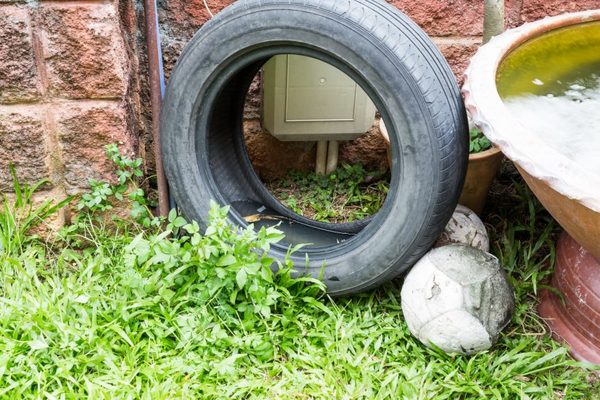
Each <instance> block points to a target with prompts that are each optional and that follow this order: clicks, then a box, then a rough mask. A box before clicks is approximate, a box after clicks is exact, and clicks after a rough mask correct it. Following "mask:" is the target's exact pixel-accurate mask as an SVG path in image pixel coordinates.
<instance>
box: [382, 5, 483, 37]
mask: <svg viewBox="0 0 600 400" xmlns="http://www.w3.org/2000/svg"><path fill="white" fill-rule="evenodd" d="M386 1H387V2H388V3H390V4H392V5H394V6H396V7H398V9H400V10H401V11H402V12H404V13H405V14H406V15H408V16H409V17H410V18H412V19H413V20H414V21H415V22H416V23H417V24H418V25H419V26H420V27H421V28H422V29H423V30H424V31H425V32H427V33H428V34H429V35H431V36H478V35H481V34H482V32H483V18H482V15H483V1H481V0H423V1H414V0H386Z"/></svg>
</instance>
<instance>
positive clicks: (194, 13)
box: [158, 0, 235, 41]
mask: <svg viewBox="0 0 600 400" xmlns="http://www.w3.org/2000/svg"><path fill="white" fill-rule="evenodd" d="M206 3H207V5H208V7H209V9H210V11H211V12H212V13H213V14H216V13H218V12H219V11H221V10H222V9H223V8H225V7H227V6H228V5H230V4H233V3H235V0H207V2H206ZM159 7H160V8H159V10H158V11H159V19H160V24H161V29H163V30H164V33H166V34H167V35H168V36H171V37H173V38H178V39H183V40H185V41H188V40H189V39H191V38H192V36H193V35H194V33H196V31H197V30H198V29H199V28H200V27H201V26H202V25H203V24H204V23H205V22H206V21H208V20H209V19H210V18H211V17H210V14H209V13H208V11H207V10H206V7H205V5H204V1H203V0H166V1H162V2H160V4H159Z"/></svg>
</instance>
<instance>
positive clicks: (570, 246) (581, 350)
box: [539, 233, 600, 364]
mask: <svg viewBox="0 0 600 400" xmlns="http://www.w3.org/2000/svg"><path fill="white" fill-rule="evenodd" d="M552 286H554V287H555V288H556V289H558V290H559V292H560V293H561V294H562V296H563V297H562V298H561V297H559V296H557V295H556V294H555V293H553V292H551V291H549V290H545V291H543V292H542V295H541V302H540V306H539V312H540V315H542V316H543V317H544V318H545V319H546V322H547V323H548V325H549V326H550V328H551V329H552V333H553V334H554V335H555V336H557V337H558V338H560V339H561V340H563V341H565V342H566V343H568V344H569V346H570V347H571V353H572V354H573V356H574V357H575V358H577V359H579V360H585V361H588V362H591V363H595V364H600V335H599V333H600V296H599V295H600V262H599V261H598V260H597V259H596V258H594V257H592V255H591V254H590V253H588V252H587V251H585V249H584V248H583V247H581V245H579V243H577V242H576V241H575V240H573V239H572V238H571V237H570V236H569V235H568V234H566V233H563V235H562V236H561V238H560V240H559V241H558V248H557V261H556V269H555V271H554V277H553V278H552ZM563 300H564V301H563Z"/></svg>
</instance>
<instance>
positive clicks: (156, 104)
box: [144, 0, 169, 217]
mask: <svg viewBox="0 0 600 400" xmlns="http://www.w3.org/2000/svg"><path fill="white" fill-rule="evenodd" d="M144 16H145V22H146V47H147V51H148V72H149V77H150V102H151V106H152V139H153V142H154V146H153V148H154V157H155V163H156V181H157V186H158V212H159V215H160V216H163V217H166V216H167V215H168V214H169V185H168V183H167V178H166V176H165V170H164V168H163V162H162V152H161V147H160V106H161V101H162V96H163V93H164V90H165V78H164V73H163V64H162V51H161V48H160V33H159V31H158V12H157V7H156V0H144Z"/></svg>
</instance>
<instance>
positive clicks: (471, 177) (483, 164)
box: [458, 147, 504, 214]
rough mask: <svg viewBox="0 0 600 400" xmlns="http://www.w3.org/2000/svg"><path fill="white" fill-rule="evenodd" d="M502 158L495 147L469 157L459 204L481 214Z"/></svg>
mask: <svg viewBox="0 0 600 400" xmlns="http://www.w3.org/2000/svg"><path fill="white" fill-rule="evenodd" d="M503 158H504V157H503V155H502V152H501V151H500V149H498V148H497V147H492V148H491V149H488V150H485V151H482V152H480V153H475V154H470V155H469V164H468V166H467V175H466V177H465V184H464V185H463V190H462V192H461V194H460V199H459V200H458V202H459V203H460V204H462V205H463V206H466V207H467V208H470V209H471V210H473V211H475V213H477V214H481V212H482V211H483V207H484V206H485V200H486V198H487V194H488V191H489V189H490V185H491V184H492V181H493V180H494V177H495V176H496V173H497V172H498V169H499V168H500V164H502V159H503Z"/></svg>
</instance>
